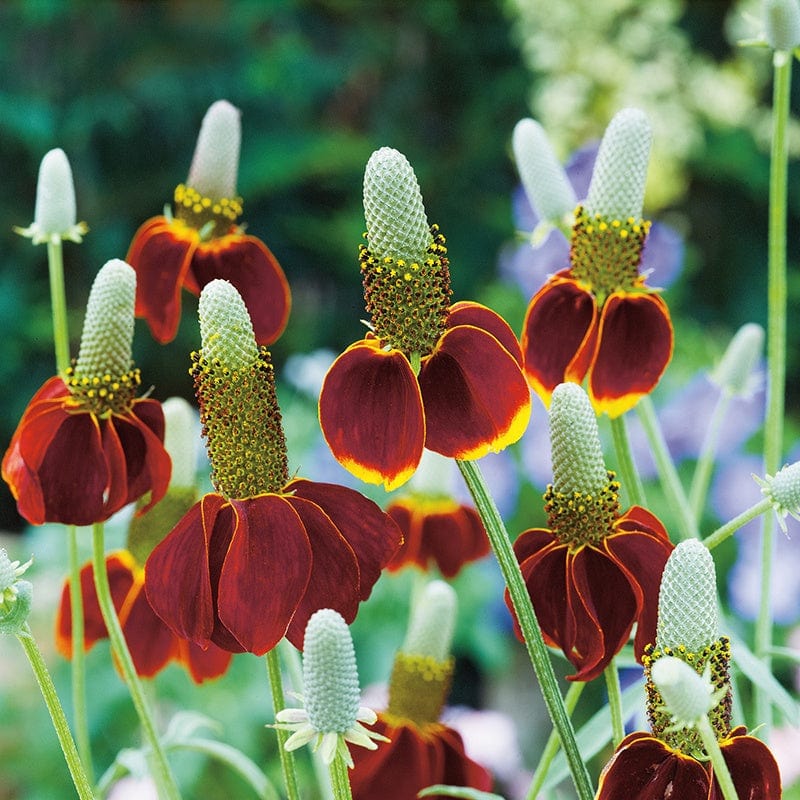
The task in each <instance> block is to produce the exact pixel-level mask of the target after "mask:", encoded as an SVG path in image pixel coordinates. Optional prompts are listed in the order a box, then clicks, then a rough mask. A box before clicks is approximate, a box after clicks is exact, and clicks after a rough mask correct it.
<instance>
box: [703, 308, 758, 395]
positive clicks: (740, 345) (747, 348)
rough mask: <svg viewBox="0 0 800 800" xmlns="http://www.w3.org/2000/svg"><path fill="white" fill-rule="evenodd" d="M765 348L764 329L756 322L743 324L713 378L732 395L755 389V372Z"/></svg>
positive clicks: (746, 392) (743, 393)
mask: <svg viewBox="0 0 800 800" xmlns="http://www.w3.org/2000/svg"><path fill="white" fill-rule="evenodd" d="M763 348H764V329H763V328H762V327H761V326H760V325H757V324H756V323H754V322H749V323H747V324H746V325H742V327H741V328H739V330H738V331H736V334H735V335H734V337H733V338H732V339H731V341H730V344H729V345H728V347H727V349H726V350H725V353H724V355H723V356H722V359H721V360H720V362H719V364H717V368H716V369H715V370H714V372H713V373H712V375H711V379H712V380H713V381H714V383H716V384H717V385H718V386H719V387H720V388H721V389H722V390H723V391H726V392H728V393H729V394H731V395H739V396H741V395H747V394H749V393H750V392H751V391H752V389H753V372H754V370H755V368H756V366H757V365H758V360H759V358H760V357H761V353H762V350H763Z"/></svg>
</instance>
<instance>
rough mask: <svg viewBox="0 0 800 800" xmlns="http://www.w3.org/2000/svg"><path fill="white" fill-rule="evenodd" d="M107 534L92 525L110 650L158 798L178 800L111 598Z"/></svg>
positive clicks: (94, 564) (96, 583)
mask: <svg viewBox="0 0 800 800" xmlns="http://www.w3.org/2000/svg"><path fill="white" fill-rule="evenodd" d="M104 538H105V532H104V527H103V523H102V522H96V523H95V524H94V525H93V526H92V569H93V572H94V586H95V589H96V590H97V600H98V602H99V604H100V611H101V612H102V614H103V621H104V622H105V623H106V628H107V629H108V638H109V639H110V640H111V647H112V649H113V651H114V655H115V656H116V658H117V662H118V663H119V665H120V669H121V670H122V675H123V677H124V678H125V682H126V683H127V685H128V692H129V693H130V696H131V699H132V700H133V705H134V707H135V708H136V713H137V715H138V716H139V722H140V723H141V726H142V731H143V733H144V738H145V741H146V742H147V745H148V746H149V748H150V761H151V766H152V770H153V780H154V781H155V783H156V786H157V787H158V795H159V798H161V800H178V798H180V792H179V791H178V787H177V785H176V783H175V778H174V777H173V775H172V771H171V770H170V767H169V762H168V761H167V758H166V755H165V754H164V749H163V748H162V746H161V742H160V741H159V739H158V733H157V731H156V727H155V724H154V723H153V717H152V714H151V712H150V709H149V707H148V703H147V698H146V697H145V694H144V691H143V688H142V684H141V681H140V680H139V676H138V675H137V674H136V668H135V667H134V666H133V659H132V658H131V654H130V651H129V650H128V644H127V642H126V641H125V636H124V634H123V633H122V626H121V625H120V623H119V618H118V617H117V612H116V610H115V609H114V601H113V599H112V598H111V587H110V586H109V583H108V572H107V571H106V559H105V543H104Z"/></svg>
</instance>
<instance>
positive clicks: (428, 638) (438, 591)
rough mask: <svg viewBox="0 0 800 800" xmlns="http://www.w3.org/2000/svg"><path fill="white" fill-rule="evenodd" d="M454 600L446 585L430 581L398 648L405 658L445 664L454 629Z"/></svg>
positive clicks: (417, 603) (412, 613) (418, 600)
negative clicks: (431, 659)
mask: <svg viewBox="0 0 800 800" xmlns="http://www.w3.org/2000/svg"><path fill="white" fill-rule="evenodd" d="M457 608H458V597H457V596H456V593H455V590H454V589H453V587H452V586H450V584H448V583H445V582H444V581H431V582H430V583H429V584H427V586H425V588H424V589H423V591H422V592H421V594H420V596H419V598H418V599H417V601H416V602H415V604H414V608H413V609H412V611H411V619H410V621H409V624H408V630H407V631H406V638H405V641H404V642H403V646H402V647H401V648H400V649H401V650H402V652H403V653H406V654H408V655H419V656H427V657H429V658H433V659H435V660H436V661H447V660H448V659H449V658H450V647H451V645H452V643H453V633H454V632H455V626H456V615H457Z"/></svg>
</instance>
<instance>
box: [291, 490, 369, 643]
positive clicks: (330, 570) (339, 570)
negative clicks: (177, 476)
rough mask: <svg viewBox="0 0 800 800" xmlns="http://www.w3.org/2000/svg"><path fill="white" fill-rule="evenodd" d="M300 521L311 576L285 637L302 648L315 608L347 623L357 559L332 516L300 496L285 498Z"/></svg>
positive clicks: (355, 596)
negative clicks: (331, 612) (328, 610)
mask: <svg viewBox="0 0 800 800" xmlns="http://www.w3.org/2000/svg"><path fill="white" fill-rule="evenodd" d="M286 501H287V502H288V503H289V504H290V505H291V507H292V508H293V509H294V510H295V511H296V512H297V515H298V516H299V517H300V519H301V520H302V522H303V527H304V528H305V531H306V535H307V536H308V541H309V543H310V544H311V556H312V563H311V575H310V578H309V581H308V585H307V586H306V590H305V592H304V593H303V594H302V596H301V597H300V598H299V600H298V603H297V606H296V609H295V612H294V616H293V617H292V621H291V623H290V624H289V629H288V630H287V631H286V638H287V639H288V640H289V641H290V642H291V643H292V644H293V645H294V646H295V647H296V648H297V649H298V650H302V649H303V640H304V637H305V632H306V625H307V623H308V620H309V618H310V617H311V615H312V614H313V613H314V612H315V611H319V609H321V608H332V609H333V610H334V611H338V612H339V614H341V615H342V617H343V618H344V621H345V622H347V623H348V624H350V623H351V622H352V621H353V620H354V619H355V616H356V611H357V610H358V602H359V586H358V581H359V575H358V561H357V559H356V556H355V553H354V552H353V549H352V548H351V547H350V545H349V544H348V543H347V541H346V540H345V538H344V537H343V536H342V534H341V533H340V532H339V529H338V528H337V527H336V526H335V525H334V524H333V522H332V521H331V518H330V517H329V516H328V515H327V514H325V512H324V511H323V510H322V509H321V508H320V507H319V506H318V505H317V504H316V503H312V502H310V501H309V500H304V499H303V498H301V497H289V496H287V497H286Z"/></svg>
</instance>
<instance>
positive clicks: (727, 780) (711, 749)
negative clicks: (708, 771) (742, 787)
mask: <svg viewBox="0 0 800 800" xmlns="http://www.w3.org/2000/svg"><path fill="white" fill-rule="evenodd" d="M697 732H698V733H699V734H700V738H701V739H702V740H703V747H705V750H706V753H708V757H709V758H710V759H711V767H712V769H713V771H714V777H715V778H716V779H717V783H719V788H720V789H721V790H722V796H723V797H724V798H725V800H739V796H738V795H737V794H736V787H735V786H734V785H733V780H732V779H731V773H730V772H729V771H728V765H727V764H726V763H725V758H724V757H723V755H722V750H720V747H719V742H718V741H717V736H716V734H715V733H714V731H713V729H712V727H711V723H710V722H709V721H708V717H703V718H702V719H701V720H700V721H699V722H698V724H697Z"/></svg>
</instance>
